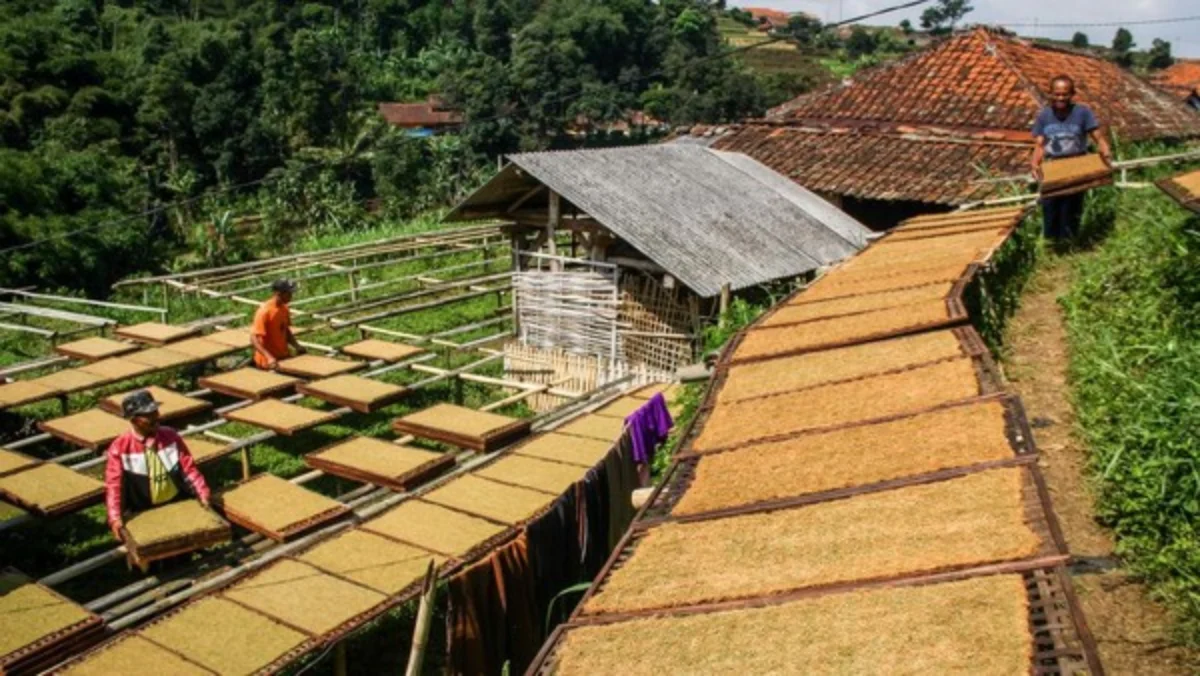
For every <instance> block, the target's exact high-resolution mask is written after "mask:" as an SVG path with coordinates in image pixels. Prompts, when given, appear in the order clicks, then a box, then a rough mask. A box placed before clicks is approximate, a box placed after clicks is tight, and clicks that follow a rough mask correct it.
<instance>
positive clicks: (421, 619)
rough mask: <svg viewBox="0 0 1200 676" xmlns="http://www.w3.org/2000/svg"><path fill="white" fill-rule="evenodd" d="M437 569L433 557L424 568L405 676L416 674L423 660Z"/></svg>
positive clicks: (430, 621) (419, 670) (430, 619)
mask: <svg viewBox="0 0 1200 676" xmlns="http://www.w3.org/2000/svg"><path fill="white" fill-rule="evenodd" d="M436 582H437V569H436V568H435V567H434V566H433V559H430V560H429V567H428V568H426V569H425V582H424V583H423V584H422V585H421V605H420V607H419V608H418V609H417V623H416V626H415V627H413V638H412V649H411V650H410V651H409V653H408V667H407V668H405V669H404V674H405V676H417V675H418V674H420V673H421V666H422V664H423V663H424V661H425V644H426V643H428V642H429V626H430V624H432V620H433V597H434V593H433V592H434V590H435V589H437V586H436V584H435V583H436Z"/></svg>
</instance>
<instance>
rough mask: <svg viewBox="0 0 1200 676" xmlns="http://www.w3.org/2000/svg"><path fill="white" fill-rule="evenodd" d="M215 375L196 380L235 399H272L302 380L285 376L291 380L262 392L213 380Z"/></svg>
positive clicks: (201, 384) (202, 385) (209, 388)
mask: <svg viewBox="0 0 1200 676" xmlns="http://www.w3.org/2000/svg"><path fill="white" fill-rule="evenodd" d="M226 373H230V372H228V371H227V372H226ZM219 375H225V374H219ZM281 375H282V374H281ZM216 377H217V376H207V377H202V378H200V379H199V381H197V382H198V384H199V385H200V387H203V388H205V389H208V390H212V391H213V392H217V393H218V394H223V395H225V396H227V397H234V398H236V399H249V400H251V401H262V400H263V399H272V398H274V397H277V396H279V395H281V394H285V393H287V392H289V391H292V390H294V389H296V386H297V385H299V384H300V383H302V382H304V381H303V380H301V379H299V378H296V377H295V376H286V377H288V378H291V379H292V382H290V383H287V384H283V385H279V386H277V387H271V388H268V389H266V390H263V391H262V392H251V391H250V390H241V389H238V388H236V387H231V386H229V385H227V384H225V383H221V382H218V381H214V380H213V378H216Z"/></svg>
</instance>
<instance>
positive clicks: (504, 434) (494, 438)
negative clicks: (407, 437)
mask: <svg viewBox="0 0 1200 676" xmlns="http://www.w3.org/2000/svg"><path fill="white" fill-rule="evenodd" d="M531 426H532V423H531V422H530V421H528V420H514V421H513V422H511V423H509V424H507V425H504V426H503V427H498V428H496V429H494V430H492V431H490V432H488V433H487V434H485V435H483V436H480V437H472V436H467V435H465V434H458V433H455V432H451V431H449V430H445V429H442V428H438V427H432V426H429V425H424V424H421V423H415V422H411V421H407V420H405V419H404V418H396V419H395V420H393V421H392V429H393V430H395V431H396V432H397V433H400V434H411V435H413V436H414V437H420V438H422V439H431V440H433V441H440V442H443V443H446V444H450V445H451V446H457V447H459V448H467V449H470V450H473V451H478V452H480V453H491V452H492V451H494V450H496V449H497V448H501V447H504V446H507V445H509V444H511V443H513V442H516V441H517V440H519V439H522V438H524V437H525V436H528V434H529V431H530V427H531Z"/></svg>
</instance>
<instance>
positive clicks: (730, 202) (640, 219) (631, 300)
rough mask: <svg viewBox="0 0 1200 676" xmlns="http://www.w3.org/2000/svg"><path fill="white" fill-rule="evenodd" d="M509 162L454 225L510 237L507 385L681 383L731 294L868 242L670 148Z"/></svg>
mask: <svg viewBox="0 0 1200 676" xmlns="http://www.w3.org/2000/svg"><path fill="white" fill-rule="evenodd" d="M509 160H510V162H509V164H508V165H507V166H505V167H504V168H503V169H502V170H501V171H500V172H499V173H498V174H496V175H495V176H494V177H493V178H492V179H491V180H490V181H488V182H487V183H486V184H485V185H484V186H483V187H481V188H479V189H478V190H476V191H475V192H474V193H473V194H472V195H470V196H469V197H468V198H467V199H466V200H465V201H463V202H462V203H461V204H459V205H458V206H457V207H455V209H454V210H453V211H451V212H450V213H449V214H448V215H447V216H446V220H448V221H472V220H481V219H499V220H502V221H505V222H506V223H507V225H506V226H505V227H506V229H507V231H508V233H509V236H510V238H511V245H512V255H513V289H514V293H513V313H514V320H515V323H516V340H515V341H513V342H512V343H511V344H510V345H508V346H507V348H506V352H507V357H508V360H507V365H508V368H509V371H510V375H512V376H514V377H523V378H524V379H526V380H533V381H535V382H546V383H550V382H555V383H559V384H558V385H556V386H557V387H564V385H562V384H561V383H562V382H563V381H564V380H566V379H569V382H570V383H571V385H566V386H565V387H568V388H570V389H578V390H580V391H583V390H586V389H589V388H590V387H593V386H595V385H598V384H600V383H602V382H604V381H605V380H607V379H611V378H614V377H619V376H621V375H624V374H627V373H633V374H634V375H635V376H636V377H637V379H638V380H655V379H663V378H667V377H670V376H672V375H673V374H674V372H675V371H676V369H678V368H679V367H680V366H682V365H684V364H687V363H691V362H692V361H693V360H695V359H696V357H697V350H698V349H699V348H700V347H701V338H702V334H703V330H704V327H705V326H706V324H707V323H708V322H710V321H713V320H715V318H716V317H717V316H719V314H720V313H721V312H722V311H723V310H724V309H725V308H726V307H727V306H728V304H729V301H730V297H731V294H733V293H735V292H738V291H740V290H743V289H749V288H751V287H755V286H758V285H762V284H765V283H767V282H771V281H775V280H783V279H791V278H797V277H802V276H805V275H810V274H812V273H813V272H814V271H816V270H817V269H818V268H820V267H822V266H827V265H830V264H832V263H835V262H837V261H840V260H842V259H843V258H845V257H846V256H849V255H851V254H853V253H854V252H856V251H858V250H859V249H861V248H862V247H863V246H865V245H866V242H867V237H868V234H869V231H868V230H867V229H866V228H865V227H864V226H862V225H861V224H860V223H858V222H857V221H855V220H854V219H852V218H850V217H849V216H847V215H846V214H844V213H842V212H841V211H839V210H838V209H837V208H836V207H834V206H833V205H831V204H830V203H829V202H826V201H825V200H823V199H822V198H820V197H819V196H817V195H816V194H814V193H812V192H810V191H808V190H806V189H804V188H802V187H800V186H799V185H797V184H796V183H795V182H793V181H791V180H790V179H788V178H786V177H784V176H781V175H779V174H777V173H775V172H774V171H773V170H771V169H769V168H767V167H766V166H764V165H762V164H760V163H759V162H758V161H756V160H753V159H751V158H749V157H747V156H745V155H742V154H739V153H728V152H720V151H715V150H711V149H709V148H704V147H700V146H689V145H685V144H665V145H654V146H637V147H626V148H610V149H603V150H577V151H561V152H541V153H523V154H518V155H513V156H511V157H509Z"/></svg>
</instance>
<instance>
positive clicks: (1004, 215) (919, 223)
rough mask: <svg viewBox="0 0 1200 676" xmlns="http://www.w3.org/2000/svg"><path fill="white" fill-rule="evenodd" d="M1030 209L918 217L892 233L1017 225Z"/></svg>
mask: <svg viewBox="0 0 1200 676" xmlns="http://www.w3.org/2000/svg"><path fill="white" fill-rule="evenodd" d="M1028 211H1029V209H1028V207H997V208H991V209H978V210H975V211H950V212H947V213H943V214H936V215H932V216H917V217H915V218H909V219H907V220H905V221H903V222H901V223H900V225H898V226H896V227H895V228H892V232H912V231H913V230H937V229H939V228H947V227H949V228H953V227H957V226H959V225H964V224H968V223H981V222H992V221H996V222H999V221H1005V220H1007V221H1008V222H1010V223H1015V222H1017V221H1019V220H1021V219H1022V218H1024V217H1025V214H1026V213H1027V212H1028Z"/></svg>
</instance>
